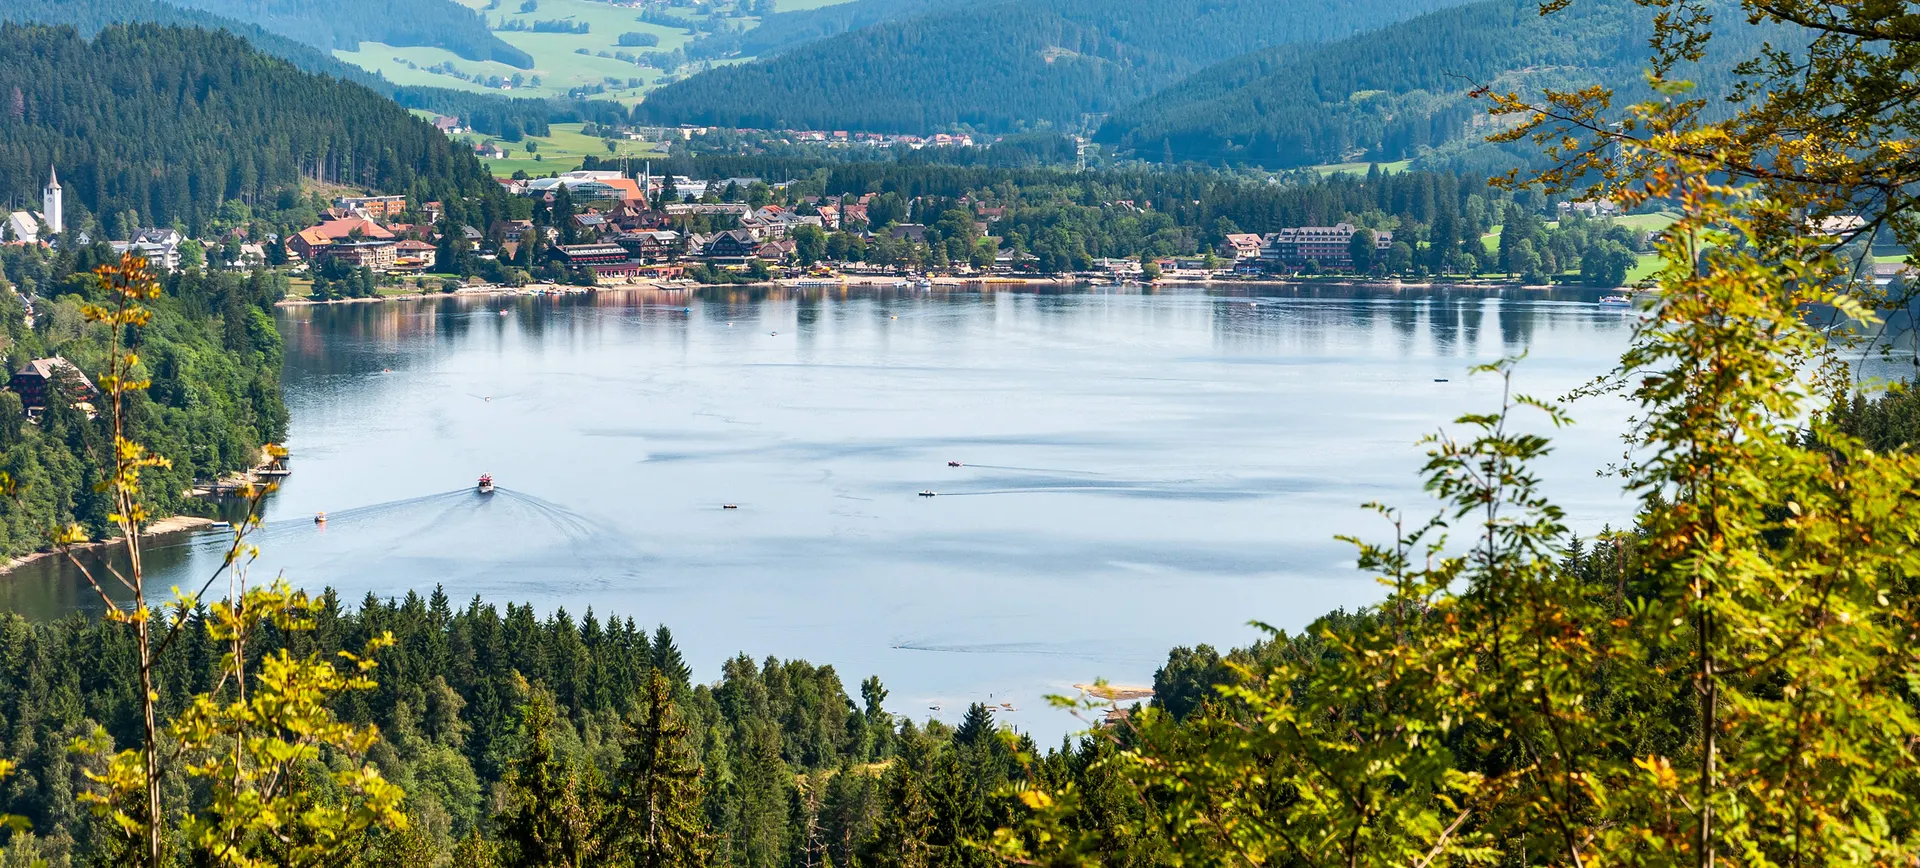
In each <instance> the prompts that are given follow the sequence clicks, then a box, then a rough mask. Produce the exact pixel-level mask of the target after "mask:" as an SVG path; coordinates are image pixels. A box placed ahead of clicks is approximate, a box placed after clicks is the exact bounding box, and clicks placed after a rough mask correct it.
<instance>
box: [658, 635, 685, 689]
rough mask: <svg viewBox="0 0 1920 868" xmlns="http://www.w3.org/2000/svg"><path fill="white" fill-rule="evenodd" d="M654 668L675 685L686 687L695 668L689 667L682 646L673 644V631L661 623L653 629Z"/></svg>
mask: <svg viewBox="0 0 1920 868" xmlns="http://www.w3.org/2000/svg"><path fill="white" fill-rule="evenodd" d="M653 668H655V669H658V670H660V674H662V675H665V676H667V680H668V681H669V682H671V683H672V684H673V686H674V687H676V688H679V687H685V686H687V685H688V684H689V683H691V682H692V680H693V670H691V669H688V668H687V661H686V660H685V659H684V658H682V657H681V656H680V646H678V645H675V644H673V631H672V630H669V629H667V625H665V624H661V625H660V627H659V629H657V630H654V631H653Z"/></svg>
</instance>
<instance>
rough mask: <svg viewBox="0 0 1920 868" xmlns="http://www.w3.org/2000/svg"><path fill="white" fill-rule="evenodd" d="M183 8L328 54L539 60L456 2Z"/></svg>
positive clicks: (198, 0)
mask: <svg viewBox="0 0 1920 868" xmlns="http://www.w3.org/2000/svg"><path fill="white" fill-rule="evenodd" d="M178 2H179V3H180V4H181V5H183V6H191V7H193V8H196V9H203V10H206V11H208V12H212V13H214V14H216V15H220V16H224V17H226V18H232V19H234V20H236V21H244V22H247V23H250V24H257V25H259V26H261V27H264V28H266V29H267V30H270V31H273V32H274V33H278V34H280V35H282V36H285V37H287V38H289V39H295V40H298V41H300V42H304V43H306V44H308V45H312V46H314V47H316V48H319V49H321V50H323V51H331V50H333V49H335V48H343V49H346V50H348V51H353V50H356V49H358V48H359V47H360V43H361V42H362V41H369V42H384V43H386V44H388V45H433V46H438V47H440V48H444V49H447V50H448V51H451V52H453V53H454V54H458V55H460V56H461V57H464V58H467V59H469V60H497V61H499V62H501V63H505V64H508V65H510V66H517V67H520V68H521V69H530V68H532V66H533V58H532V57H529V56H528V55H527V53H526V52H524V51H521V50H520V49H518V48H514V47H513V46H511V45H508V44H507V43H505V42H503V41H501V40H500V38H499V37H497V36H494V35H493V33H492V32H491V31H489V30H487V22H486V19H484V18H482V17H480V15H479V14H478V13H475V12H474V11H473V10H471V9H468V8H467V7H465V6H462V5H460V4H459V3H456V2H454V0H331V2H327V3H315V2H311V0H178Z"/></svg>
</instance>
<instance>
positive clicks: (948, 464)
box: [947, 461, 960, 467]
mask: <svg viewBox="0 0 1920 868" xmlns="http://www.w3.org/2000/svg"><path fill="white" fill-rule="evenodd" d="M947 466H948V467H959V466H960V462H958V461H949V462H947Z"/></svg>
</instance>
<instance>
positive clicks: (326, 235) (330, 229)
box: [287, 217, 393, 260]
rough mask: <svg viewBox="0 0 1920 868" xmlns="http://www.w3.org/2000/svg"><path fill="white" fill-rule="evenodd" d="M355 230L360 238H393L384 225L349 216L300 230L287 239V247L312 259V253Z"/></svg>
mask: <svg viewBox="0 0 1920 868" xmlns="http://www.w3.org/2000/svg"><path fill="white" fill-rule="evenodd" d="M355 230H358V231H359V234H360V237H361V238H363V239H366V240H368V241H392V240H393V233H392V232H388V231H387V230H386V227H383V226H381V225H380V224H378V223H375V222H373V221H372V220H368V219H367V218H365V217H349V218H346V219H344V220H328V221H327V222H325V223H322V224H320V225H318V226H314V227H311V228H307V229H302V230H300V231H299V232H298V233H295V234H294V236H293V237H292V238H289V239H287V249H288V250H291V251H293V252H294V253H297V254H299V255H300V257H301V258H303V259H307V260H312V259H313V257H314V254H316V253H319V252H320V251H323V250H325V249H327V248H328V247H331V246H333V245H334V244H337V243H339V242H341V241H345V240H346V239H347V238H349V237H351V236H352V235H353V234H354V232H355Z"/></svg>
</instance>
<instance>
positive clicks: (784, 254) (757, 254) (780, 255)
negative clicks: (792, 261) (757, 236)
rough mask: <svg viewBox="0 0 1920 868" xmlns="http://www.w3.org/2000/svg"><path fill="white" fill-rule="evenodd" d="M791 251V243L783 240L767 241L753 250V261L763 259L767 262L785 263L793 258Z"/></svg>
mask: <svg viewBox="0 0 1920 868" xmlns="http://www.w3.org/2000/svg"><path fill="white" fill-rule="evenodd" d="M793 250H794V243H793V242H792V241H788V240H785V239H782V240H779V241H768V242H765V243H762V244H761V245H760V246H759V247H757V248H754V251H753V256H754V258H755V259H764V260H766V261H768V262H785V261H787V259H788V258H789V257H791V256H793Z"/></svg>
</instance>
